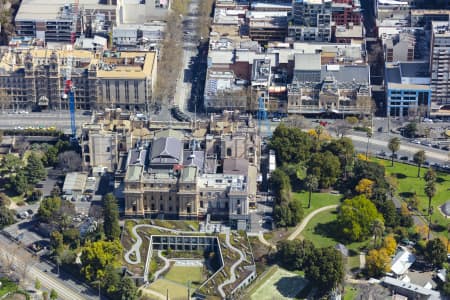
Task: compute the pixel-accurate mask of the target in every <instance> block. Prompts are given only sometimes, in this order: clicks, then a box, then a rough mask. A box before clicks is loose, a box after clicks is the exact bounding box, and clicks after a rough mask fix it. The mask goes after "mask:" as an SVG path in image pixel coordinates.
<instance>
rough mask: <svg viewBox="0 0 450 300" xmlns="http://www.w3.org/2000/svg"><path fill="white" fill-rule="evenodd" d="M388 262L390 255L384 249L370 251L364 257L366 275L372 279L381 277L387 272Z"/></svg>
mask: <svg viewBox="0 0 450 300" xmlns="http://www.w3.org/2000/svg"><path fill="white" fill-rule="evenodd" d="M390 262H391V258H390V255H389V254H388V252H387V250H386V249H385V248H381V249H379V250H376V249H373V250H370V251H369V254H368V255H367V257H366V267H367V274H368V275H369V276H374V277H377V276H381V275H383V273H384V272H387V271H389V264H390Z"/></svg>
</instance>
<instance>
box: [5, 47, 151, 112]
mask: <svg viewBox="0 0 450 300" xmlns="http://www.w3.org/2000/svg"><path fill="white" fill-rule="evenodd" d="M69 57H72V58H73V63H72V74H71V77H72V82H73V86H74V87H75V93H74V97H75V107H76V109H85V110H89V109H103V108H116V107H120V108H123V109H126V110H138V111H145V110H146V109H147V107H148V105H149V102H150V101H151V97H152V91H153V87H154V85H155V82H156V68H157V65H156V54H155V53H154V52H111V51H104V52H103V53H102V54H96V53H94V52H90V51H84V50H73V51H69V50H49V49H37V48H36V49H28V50H17V51H8V52H6V53H3V56H2V58H1V61H0V101H1V106H2V108H4V109H15V110H17V109H25V110H33V109H35V108H39V109H50V110H61V109H68V107H69V99H68V98H67V97H64V96H63V95H64V87H65V78H66V73H67V70H68V66H67V62H68V58H69Z"/></svg>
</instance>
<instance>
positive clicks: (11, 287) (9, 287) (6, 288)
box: [0, 278, 17, 298]
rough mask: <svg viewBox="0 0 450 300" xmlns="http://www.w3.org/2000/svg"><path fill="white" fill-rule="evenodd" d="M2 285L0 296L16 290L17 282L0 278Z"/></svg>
mask: <svg viewBox="0 0 450 300" xmlns="http://www.w3.org/2000/svg"><path fill="white" fill-rule="evenodd" d="M0 282H1V283H2V286H1V287H0V298H2V297H3V296H4V295H6V294H7V293H10V292H15V291H17V284H15V283H14V282H12V281H10V280H9V279H8V278H0Z"/></svg>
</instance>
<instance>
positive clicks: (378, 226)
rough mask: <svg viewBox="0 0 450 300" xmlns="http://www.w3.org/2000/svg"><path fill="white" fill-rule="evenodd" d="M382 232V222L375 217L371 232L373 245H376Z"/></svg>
mask: <svg viewBox="0 0 450 300" xmlns="http://www.w3.org/2000/svg"><path fill="white" fill-rule="evenodd" d="M383 232H384V223H383V221H381V220H380V219H375V220H374V221H373V223H372V233H373V236H374V239H373V245H374V247H376V245H377V241H378V240H379V239H381V236H382V235H383Z"/></svg>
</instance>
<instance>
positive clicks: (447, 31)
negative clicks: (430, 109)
mask: <svg viewBox="0 0 450 300" xmlns="http://www.w3.org/2000/svg"><path fill="white" fill-rule="evenodd" d="M430 54H431V57H430V72H431V90H432V94H431V101H432V103H433V104H436V105H445V104H450V67H449V66H450V28H449V23H448V22H438V21H434V22H432V33H431V46H430Z"/></svg>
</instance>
